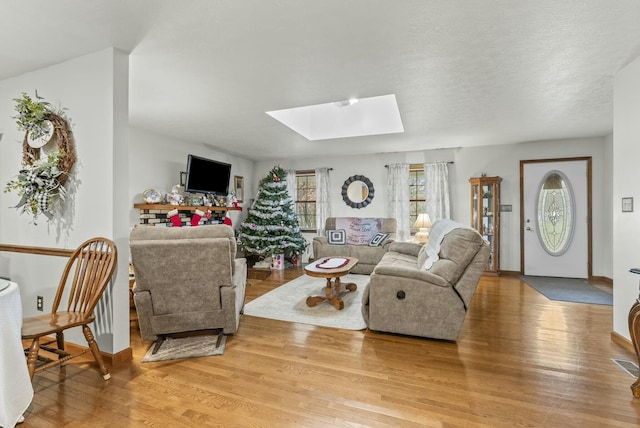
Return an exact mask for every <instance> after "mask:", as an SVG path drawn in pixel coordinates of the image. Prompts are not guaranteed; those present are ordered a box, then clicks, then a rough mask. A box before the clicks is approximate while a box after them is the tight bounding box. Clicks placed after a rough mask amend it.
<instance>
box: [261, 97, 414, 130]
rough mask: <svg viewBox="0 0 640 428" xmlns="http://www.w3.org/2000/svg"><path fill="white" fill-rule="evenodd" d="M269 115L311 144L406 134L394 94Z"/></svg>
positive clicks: (294, 109) (281, 111) (269, 113)
mask: <svg viewBox="0 0 640 428" xmlns="http://www.w3.org/2000/svg"><path fill="white" fill-rule="evenodd" d="M266 113H267V114H268V115H269V116H271V117H273V118H274V119H276V120H277V121H279V122H281V123H283V124H284V125H286V126H288V127H289V128H291V129H293V130H294V131H295V132H297V133H298V134H300V135H302V136H303V137H304V138H306V139H307V140H309V141H318V140H328V139H331V138H345V137H360V136H364V135H381V134H395V133H399V132H404V127H403V126H402V119H401V118H400V111H399V110H398V103H397V102H396V96H395V95H394V94H391V95H381V96H378V97H370V98H361V99H357V100H356V99H350V100H344V101H337V102H332V103H325V104H316V105H312V106H304V107H296V108H289V109H284V110H274V111H268V112H266Z"/></svg>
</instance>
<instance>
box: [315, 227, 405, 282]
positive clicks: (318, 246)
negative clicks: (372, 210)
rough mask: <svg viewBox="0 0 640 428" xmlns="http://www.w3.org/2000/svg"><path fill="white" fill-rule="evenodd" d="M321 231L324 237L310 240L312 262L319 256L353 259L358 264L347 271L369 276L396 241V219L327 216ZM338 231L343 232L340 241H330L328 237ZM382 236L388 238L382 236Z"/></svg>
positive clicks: (319, 257)
mask: <svg viewBox="0 0 640 428" xmlns="http://www.w3.org/2000/svg"><path fill="white" fill-rule="evenodd" d="M325 230H326V232H327V234H328V236H316V237H314V238H313V257H314V258H315V259H316V260H318V259H321V258H323V257H355V258H357V259H358V264H357V265H356V266H354V268H353V269H351V272H352V273H359V274H365V275H369V274H370V273H371V272H373V269H374V268H375V267H376V265H377V264H378V262H380V260H381V259H382V256H383V255H384V254H385V253H386V252H387V251H388V250H389V246H390V245H391V243H392V242H394V240H395V238H396V219H395V218H359V217H329V218H328V219H327V221H326V223H325ZM340 231H344V233H343V234H344V235H345V239H344V240H343V242H340V240H339V239H336V240H332V239H331V237H332V236H335V235H339V234H338V232H340ZM378 234H381V235H378ZM386 234H388V236H386V237H385V236H384V235H386ZM376 235H378V236H377V237H376ZM376 238H384V239H381V240H378V239H376ZM372 241H373V242H372Z"/></svg>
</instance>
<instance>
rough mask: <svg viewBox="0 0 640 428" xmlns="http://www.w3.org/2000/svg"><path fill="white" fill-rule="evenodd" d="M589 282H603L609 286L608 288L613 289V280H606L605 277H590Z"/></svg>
mask: <svg viewBox="0 0 640 428" xmlns="http://www.w3.org/2000/svg"><path fill="white" fill-rule="evenodd" d="M591 280H592V281H599V282H604V283H605V284H607V285H610V286H612V287H613V279H611V278H607V277H606V276H592V277H591Z"/></svg>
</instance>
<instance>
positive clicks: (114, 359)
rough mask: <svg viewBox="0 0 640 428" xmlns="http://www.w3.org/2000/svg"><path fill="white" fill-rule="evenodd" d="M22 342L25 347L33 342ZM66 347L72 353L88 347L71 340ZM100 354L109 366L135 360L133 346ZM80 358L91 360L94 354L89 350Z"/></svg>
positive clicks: (65, 344)
mask: <svg viewBox="0 0 640 428" xmlns="http://www.w3.org/2000/svg"><path fill="white" fill-rule="evenodd" d="M49 339H52V340H53V339H55V338H54V337H49ZM22 344H23V347H28V346H29V345H30V344H31V343H30V342H29V343H26V344H25V342H23V343H22ZM64 347H65V349H66V350H67V351H70V352H72V353H77V352H80V351H83V350H85V349H87V348H88V347H87V346H82V345H78V344H76V343H71V342H65V343H64ZM100 354H101V355H102V358H104V362H105V364H106V365H108V366H115V365H118V364H122V363H126V362H127V361H131V360H133V350H132V349H131V347H128V348H125V349H123V350H122V351H119V352H116V353H115V354H109V353H107V352H104V351H100ZM80 358H90V359H91V360H93V355H91V353H90V352H89V353H87V354H85V355H83V356H81V357H80ZM71 361H73V360H71Z"/></svg>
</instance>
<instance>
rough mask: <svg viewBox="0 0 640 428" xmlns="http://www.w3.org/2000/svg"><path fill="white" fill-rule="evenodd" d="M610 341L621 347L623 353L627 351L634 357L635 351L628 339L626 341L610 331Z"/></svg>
mask: <svg viewBox="0 0 640 428" xmlns="http://www.w3.org/2000/svg"><path fill="white" fill-rule="evenodd" d="M611 341H612V342H613V343H615V344H616V345H619V346H621V347H622V348H624V350H625V351H628V352H629V353H631V354H632V355H636V351H635V349H633V343H631V341H630V340H629V339H627V338H626V337H624V336H621V335H620V334H618V333H616V332H615V331H612V332H611Z"/></svg>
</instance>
